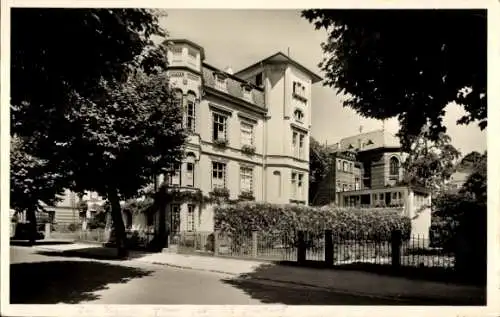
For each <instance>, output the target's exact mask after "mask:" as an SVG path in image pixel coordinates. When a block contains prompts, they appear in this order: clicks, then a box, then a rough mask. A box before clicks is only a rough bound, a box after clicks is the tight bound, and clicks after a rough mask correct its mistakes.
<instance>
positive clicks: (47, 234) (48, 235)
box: [45, 223, 50, 239]
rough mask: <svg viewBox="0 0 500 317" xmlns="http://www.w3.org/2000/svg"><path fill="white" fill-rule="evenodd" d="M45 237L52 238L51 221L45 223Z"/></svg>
mask: <svg viewBox="0 0 500 317" xmlns="http://www.w3.org/2000/svg"><path fill="white" fill-rule="evenodd" d="M45 239H50V223H46V224H45Z"/></svg>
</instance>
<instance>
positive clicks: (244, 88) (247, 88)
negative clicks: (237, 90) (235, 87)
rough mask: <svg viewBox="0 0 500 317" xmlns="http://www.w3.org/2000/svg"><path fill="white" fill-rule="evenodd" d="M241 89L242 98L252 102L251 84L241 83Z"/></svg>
mask: <svg viewBox="0 0 500 317" xmlns="http://www.w3.org/2000/svg"><path fill="white" fill-rule="evenodd" d="M241 90H242V91H243V98H245V99H246V100H248V101H250V102H252V101H253V96H252V86H250V85H248V84H242V85H241Z"/></svg>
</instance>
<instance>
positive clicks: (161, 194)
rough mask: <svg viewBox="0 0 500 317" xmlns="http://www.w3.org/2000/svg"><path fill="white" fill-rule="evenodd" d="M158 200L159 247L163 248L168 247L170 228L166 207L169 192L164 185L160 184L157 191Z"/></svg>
mask: <svg viewBox="0 0 500 317" xmlns="http://www.w3.org/2000/svg"><path fill="white" fill-rule="evenodd" d="M156 202H157V208H158V212H159V217H158V221H159V224H158V248H159V249H162V248H164V247H166V246H167V247H168V244H167V241H168V229H169V228H167V224H166V222H167V221H166V220H167V217H166V211H167V210H166V209H167V193H166V188H165V187H164V186H160V188H159V190H158V192H157V193H156Z"/></svg>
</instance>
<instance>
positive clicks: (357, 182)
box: [354, 177, 361, 190]
mask: <svg viewBox="0 0 500 317" xmlns="http://www.w3.org/2000/svg"><path fill="white" fill-rule="evenodd" d="M354 189H355V190H360V189H361V182H360V179H359V177H355V178H354Z"/></svg>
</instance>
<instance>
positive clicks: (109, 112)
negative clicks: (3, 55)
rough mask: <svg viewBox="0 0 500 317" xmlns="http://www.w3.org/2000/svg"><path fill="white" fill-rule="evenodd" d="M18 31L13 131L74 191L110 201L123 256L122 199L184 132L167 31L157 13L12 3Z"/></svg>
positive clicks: (175, 147)
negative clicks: (161, 41) (170, 75)
mask: <svg viewBox="0 0 500 317" xmlns="http://www.w3.org/2000/svg"><path fill="white" fill-rule="evenodd" d="M26 21H30V23H26ZM31 24H34V25H36V27H35V28H33V27H31ZM61 26H64V27H61ZM12 34H13V37H12V43H11V44H12V45H11V56H12V58H13V59H12V66H11V83H12V87H13V88H12V92H11V133H15V134H17V135H20V136H21V137H22V138H24V139H28V140H29V144H30V147H29V149H28V150H29V154H30V155H33V156H34V157H38V158H40V159H41V160H44V161H47V162H51V163H52V165H51V167H52V168H53V169H52V170H51V171H56V172H58V173H61V174H64V175H68V179H67V181H66V184H65V185H66V186H67V187H69V188H71V189H73V190H75V191H76V192H82V191H84V190H91V191H96V192H98V193H99V194H100V195H101V196H103V197H105V198H107V199H108V200H109V201H110V204H111V211H112V212H111V214H112V218H113V226H114V229H115V231H116V236H117V239H118V241H117V242H118V243H117V245H118V250H119V254H125V253H126V252H125V238H124V236H125V234H124V226H123V219H122V218H121V208H120V203H119V202H120V200H121V199H127V198H130V197H134V196H136V195H138V193H139V190H140V188H142V187H144V186H145V184H146V183H148V182H150V181H151V179H152V177H153V176H154V175H157V174H158V173H159V171H160V169H161V168H162V167H165V166H167V165H168V164H169V163H171V162H174V161H178V160H179V159H180V156H181V154H182V149H181V147H182V144H183V142H184V138H185V135H184V131H183V130H182V127H181V123H182V109H180V108H179V107H178V106H177V105H176V104H175V103H174V102H173V101H172V95H171V93H170V89H169V84H168V80H167V78H166V76H165V75H164V73H163V70H164V69H165V68H166V67H167V60H166V52H165V50H164V46H162V45H161V46H158V45H156V44H155V43H154V42H153V41H152V39H151V38H152V36H154V35H157V36H163V35H165V32H164V31H163V30H162V29H161V28H160V27H159V25H158V18H157V16H156V15H155V14H153V13H152V12H151V11H149V10H142V9H141V10H139V9H75V10H62V9H13V10H12ZM56 164H57V165H56ZM30 190H35V189H34V188H31V189H30ZM16 197H19V196H16Z"/></svg>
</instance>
